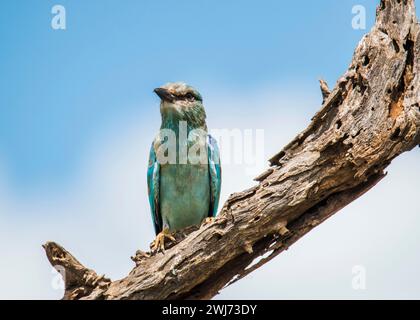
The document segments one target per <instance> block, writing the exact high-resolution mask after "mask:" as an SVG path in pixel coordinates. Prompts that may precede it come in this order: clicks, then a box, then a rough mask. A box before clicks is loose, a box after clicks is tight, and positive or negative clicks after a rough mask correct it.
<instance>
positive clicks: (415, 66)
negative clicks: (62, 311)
mask: <svg viewBox="0 0 420 320" xmlns="http://www.w3.org/2000/svg"><path fill="white" fill-rule="evenodd" d="M419 36H420V28H419V25H418V23H417V20H416V17H415V9H414V0H381V1H380V5H379V7H378V9H377V19H376V24H375V26H374V27H373V29H372V30H371V32H370V33H369V34H367V35H366V36H365V37H364V38H363V39H362V40H361V41H360V43H359V44H358V46H357V48H356V50H355V53H354V56H353V59H352V62H351V64H350V67H349V69H348V70H347V72H346V73H345V74H344V76H343V77H342V78H340V79H339V80H338V82H337V84H336V86H335V88H334V89H333V90H332V91H331V92H330V93H327V92H325V94H324V98H325V101H324V103H323V105H322V108H321V110H320V111H319V112H318V113H317V114H316V115H315V116H314V117H313V119H312V122H311V123H310V124H309V126H308V127H307V129H306V130H304V131H303V132H302V133H300V134H299V135H298V136H297V137H296V138H295V139H294V140H293V141H292V142H290V143H289V144H288V145H287V146H286V147H285V148H284V149H283V150H282V151H280V152H279V153H278V154H277V155H275V156H274V157H272V158H271V159H270V164H271V166H270V168H269V169H268V170H267V171H266V172H264V173H263V174H261V175H260V176H259V177H257V178H256V180H257V181H258V182H259V183H258V185H256V186H254V187H253V188H251V189H248V190H245V191H243V192H240V193H235V194H233V195H231V196H230V198H229V199H228V200H227V202H226V203H225V204H224V206H223V208H222V210H221V212H220V214H219V215H218V217H217V219H215V221H214V222H213V223H210V224H207V225H204V226H201V227H200V228H191V230H189V233H188V232H186V234H182V235H178V238H177V239H178V242H177V244H176V245H175V246H173V247H171V248H169V249H168V250H166V252H165V253H164V254H163V253H157V254H150V253H142V252H140V251H139V252H138V253H137V254H136V256H135V257H134V258H133V260H135V262H136V267H135V268H134V269H133V270H132V271H131V273H130V274H129V275H128V276H126V277H125V278H124V279H121V280H117V281H114V282H111V283H109V282H107V281H105V283H104V282H103V281H102V282H101V281H99V283H102V285H101V284H98V283H97V282H98V281H97V282H89V284H88V285H86V281H85V278H86V276H85V274H89V272H93V271H91V270H89V269H86V268H84V267H83V266H81V265H80V263H79V262H78V261H77V260H76V259H74V258H73V257H72V256H71V255H70V254H69V253H68V252H66V251H65V250H64V249H63V248H61V247H59V246H58V245H54V247H58V248H60V250H58V252H65V254H64V256H62V257H61V263H60V265H62V266H63V267H64V268H65V269H66V270H67V271H68V272H69V273H70V274H71V275H72V276H71V279H72V280H71V281H67V280H66V294H65V298H69V299H75V298H77V299H207V298H212V297H213V296H214V295H216V294H217V293H218V291H219V290H221V289H222V288H223V287H224V286H226V285H228V284H229V283H232V282H234V281H237V280H239V279H241V278H242V277H244V276H246V275H247V274H249V273H250V272H252V271H253V270H255V269H256V268H258V267H260V266H261V265H263V264H264V263H266V262H268V261H270V260H271V259H272V258H274V257H275V256H276V255H278V254H279V253H281V252H282V251H283V250H286V249H287V248H288V247H289V246H290V245H291V244H293V243H294V242H296V241H297V240H299V239H300V238H301V237H302V236H303V235H305V234H306V233H307V232H309V231H310V230H312V229H313V228H314V227H316V226H317V225H319V224H320V223H322V222H323V221H324V220H325V219H327V218H328V217H330V216H331V215H333V214H334V213H336V212H337V211H338V210H339V209H341V208H342V207H344V206H346V205H347V204H348V203H350V202H351V201H353V200H354V199H356V198H358V197H359V196H360V195H361V194H363V193H364V192H366V191H367V190H369V189H370V188H371V187H373V186H374V185H375V184H376V183H377V182H378V181H379V180H381V179H382V178H383V177H384V175H385V174H384V169H385V168H386V167H387V166H388V165H389V164H390V162H391V161H392V159H394V158H395V157H397V156H398V155H399V154H401V153H402V152H405V151H408V150H411V149H413V148H414V147H415V146H417V145H419V144H420V59H419V57H420V40H419ZM324 89H325V88H324ZM327 89H328V88H327ZM328 91H329V89H328ZM184 233H185V232H184ZM50 246H51V244H50ZM47 248H48V245H47ZM53 251H54V250H47V256H48V258H49V259H50V261H51V263H52V264H53V265H55V264H57V259H56V258H54V257H56V256H57V254H54V252H53ZM264 254H265V255H268V257H267V258H265V259H262V260H260V261H259V262H257V263H256V264H253V265H251V264H252V263H253V261H254V260H255V259H256V258H258V257H260V256H261V255H264ZM63 259H64V260H63ZM63 261H64V262H63ZM75 266H76V268H75ZM75 270H76V271H75ZM77 270H79V271H77ZM80 270H81V271H80ZM86 270H87V271H86ZM95 277H97V275H96V273H95V274H94V278H95ZM95 279H96V278H95ZM79 287H81V288H85V287H88V289H87V290H86V289H81V290H78V291H76V292H77V294H72V292H75V290H77V288H79Z"/></svg>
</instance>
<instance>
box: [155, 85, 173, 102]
mask: <svg viewBox="0 0 420 320" xmlns="http://www.w3.org/2000/svg"><path fill="white" fill-rule="evenodd" d="M153 91H154V92H155V93H156V94H157V95H158V96H159V98H161V99H162V101H169V102H172V101H174V100H175V97H174V95H173V94H172V93H170V92H169V91H168V90H167V89H165V88H156V89H155V90H153Z"/></svg>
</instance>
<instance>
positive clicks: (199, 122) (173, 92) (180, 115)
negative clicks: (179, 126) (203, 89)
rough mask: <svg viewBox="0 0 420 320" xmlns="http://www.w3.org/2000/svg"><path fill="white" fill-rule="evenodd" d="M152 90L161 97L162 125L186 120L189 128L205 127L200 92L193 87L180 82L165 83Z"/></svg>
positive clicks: (204, 115) (204, 114) (204, 113)
mask: <svg viewBox="0 0 420 320" xmlns="http://www.w3.org/2000/svg"><path fill="white" fill-rule="evenodd" d="M154 92H155V93H156V94H157V95H158V96H159V98H160V99H161V103H160V113H161V115H162V125H164V124H165V123H173V122H178V121H186V122H187V124H188V126H189V127H191V128H202V129H206V112H205V110H204V106H203V98H202V97H201V94H200V93H199V92H198V91H197V90H196V89H194V88H193V87H191V86H189V85H187V84H185V83H182V82H174V83H167V84H165V85H164V86H161V87H159V88H156V89H155V90H154Z"/></svg>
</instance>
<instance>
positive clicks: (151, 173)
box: [147, 143, 162, 234]
mask: <svg viewBox="0 0 420 320" xmlns="http://www.w3.org/2000/svg"><path fill="white" fill-rule="evenodd" d="M159 183H160V164H159V162H158V161H157V158H156V153H155V149H154V148H153V143H152V147H151V148H150V154H149V165H148V168H147V190H148V195H149V203H150V209H151V213H152V221H153V226H154V227H155V232H156V234H158V233H159V232H161V231H162V217H161V215H160V212H159V211H160V210H159Z"/></svg>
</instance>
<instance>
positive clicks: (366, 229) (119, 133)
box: [0, 88, 420, 299]
mask: <svg viewBox="0 0 420 320" xmlns="http://www.w3.org/2000/svg"><path fill="white" fill-rule="evenodd" d="M276 91H277V92H279V91H280V90H278V88H273V90H268V91H261V92H259V93H255V92H254V93H248V94H246V95H244V94H242V95H239V94H237V95H236V94H233V95H232V94H229V95H225V96H224V97H221V96H218V97H212V96H210V97H208V99H206V106H207V110H208V119H209V126H210V127H217V128H232V127H235V128H242V129H244V128H251V129H258V128H264V129H265V137H266V145H265V151H266V157H268V156H270V155H272V154H274V153H275V152H276V151H278V149H280V148H281V147H282V146H283V145H284V144H285V143H287V142H288V141H289V140H290V139H291V138H293V136H294V135H295V134H296V133H298V132H299V131H300V130H301V129H303V128H304V127H305V126H306V125H307V123H308V121H309V119H310V116H311V115H312V114H313V111H315V110H316V109H317V102H318V101H317V98H314V97H308V98H306V99H305V98H304V97H303V98H302V97H298V98H297V97H296V96H295V95H293V93H288V94H285V93H284V94H273V93H272V92H276ZM270 92H271V93H270ZM254 105H256V106H258V110H257V112H254V111H252V110H253V109H252V106H254ZM308 105H311V106H312V107H313V109H312V110H311V108H308V107H307V106H308ZM227 110H228V111H227ZM250 110H251V111H250ZM221 111H224V112H223V113H221ZM154 125H155V123H146V121H143V120H141V119H140V120H137V121H136V120H135V117H134V120H128V119H124V121H121V123H120V125H116V126H115V127H114V128H113V129H110V130H108V132H107V134H106V135H103V136H102V137H100V138H96V139H95V140H94V141H92V146H91V148H90V152H89V154H86V155H85V158H84V159H85V161H84V162H83V166H82V168H80V170H79V171H78V172H77V174H76V175H75V178H74V180H73V182H72V183H70V184H69V185H66V186H62V187H61V188H59V189H58V190H57V189H56V190H47V189H44V190H42V191H40V192H37V193H36V195H35V196H18V195H16V194H10V190H9V188H8V186H7V177H5V174H4V173H6V172H7V171H6V170H5V169H3V170H0V178H1V177H2V176H3V179H0V254H1V260H0V283H1V284H2V285H1V287H0V298H3V299H7V298H40V299H58V298H61V296H62V292H61V291H60V290H55V289H53V286H52V281H54V277H55V275H54V274H53V273H52V272H51V267H50V265H49V263H48V261H47V259H46V257H45V255H44V252H43V249H42V248H41V244H42V243H44V242H45V241H47V240H54V241H57V242H58V243H60V244H62V245H63V246H64V247H65V248H67V249H68V250H69V251H70V252H72V253H74V254H75V256H76V257H77V258H78V259H79V260H80V261H81V262H82V263H83V264H85V265H86V266H87V267H90V268H93V269H95V270H97V271H98V272H99V273H106V274H107V275H108V276H110V277H111V278H113V279H117V278H120V277H123V276H124V275H126V274H127V273H128V272H129V271H130V270H131V268H132V267H133V263H132V261H131V260H130V258H129V257H130V255H133V254H134V252H135V251H136V250H137V249H139V248H142V249H146V248H147V246H148V244H149V243H150V241H151V240H152V239H153V237H154V233H153V228H152V224H151V220H150V213H149V206H148V203H147V188H146V172H145V171H146V165H147V157H148V151H149V146H150V141H149V137H151V136H153V132H155V131H157V127H155V126H154ZM145 137H147V138H145ZM222 156H223V155H222ZM418 162H419V152H418V150H415V151H413V152H412V153H410V154H407V155H403V156H402V157H401V158H400V159H398V160H397V161H396V162H395V163H393V164H392V165H391V167H390V174H389V176H388V177H387V178H386V179H385V181H383V182H382V183H381V184H380V185H379V186H377V187H376V188H375V189H374V190H372V191H371V192H370V193H369V194H367V195H365V196H364V197H363V198H362V199H359V200H358V201H356V202H355V203H353V204H352V205H350V206H348V207H347V208H345V209H344V210H343V211H342V212H340V213H338V214H337V215H336V216H335V217H333V218H332V219H330V220H329V221H327V222H326V223H325V224H323V225H322V226H320V227H319V228H317V230H315V231H313V232H311V233H310V234H309V235H307V236H306V237H305V238H304V239H302V240H301V241H299V242H298V243H297V244H296V245H294V246H293V247H292V248H291V249H290V250H289V251H288V252H286V253H283V254H281V256H280V257H278V258H277V259H275V261H272V262H271V263H269V264H268V265H267V266H265V267H264V268H261V269H260V270H258V271H257V272H255V273H253V274H252V275H251V276H249V277H247V278H246V279H243V280H241V281H240V282H238V283H237V284H235V285H234V286H232V287H229V288H227V289H226V290H224V291H223V292H222V294H221V295H220V296H219V298H222V299H223V298H325V297H330V298H334V297H338V298H366V297H370V298H378V297H379V298H382V297H385V298H386V297H388V298H393V297H411V298H419V294H418V293H417V292H418V290H416V289H418V287H419V285H420V283H419V282H420V280H417V278H418V277H416V276H415V272H416V270H418V267H419V264H420V256H419V255H418V254H417V253H418V252H419V249H420V247H419V246H420V245H419V244H418V243H417V241H415V240H416V239H415V234H416V229H417V228H418V225H420V215H419V214H420V207H419V203H418V201H417V200H416V198H415V197H416V196H417V195H418V191H419V187H420V185H419V181H420V179H419V178H420V172H419V171H418V170H417V169H418V168H417V165H418ZM245 168H246V166H243V165H228V166H227V167H226V168H224V170H223V187H222V202H224V200H225V199H226V198H227V197H228V195H229V194H230V193H232V192H236V191H240V190H242V189H245V188H246V187H248V186H250V185H252V184H253V183H254V182H252V180H251V177H249V176H246V175H245V174H244V172H245ZM416 170H417V171H416ZM2 171H3V175H2ZM4 177H5V178H4ZM356 264H357V265H365V266H366V268H367V290H366V291H365V292H355V291H353V290H352V289H351V276H352V274H351V270H352V267H353V265H356Z"/></svg>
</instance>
